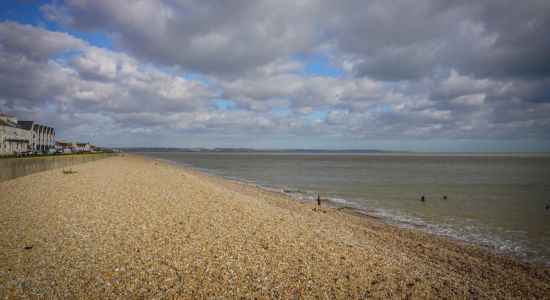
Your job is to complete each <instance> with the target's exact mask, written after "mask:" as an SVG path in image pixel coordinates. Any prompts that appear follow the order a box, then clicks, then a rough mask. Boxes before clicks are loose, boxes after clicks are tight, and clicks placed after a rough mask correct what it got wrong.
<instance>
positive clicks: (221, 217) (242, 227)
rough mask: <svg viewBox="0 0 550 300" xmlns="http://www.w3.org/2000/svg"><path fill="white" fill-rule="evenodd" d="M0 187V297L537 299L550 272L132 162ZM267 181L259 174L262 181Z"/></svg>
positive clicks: (148, 162)
mask: <svg viewBox="0 0 550 300" xmlns="http://www.w3.org/2000/svg"><path fill="white" fill-rule="evenodd" d="M72 169H73V171H76V173H74V174H64V173H63V172H62V171H61V170H60V169H56V170H50V171H46V172H41V173H36V174H32V175H29V176H25V177H20V178H17V179H13V180H9V181H5V182H0V228H1V229H0V295H1V296H3V297H5V296H7V297H8V298H9V297H10V296H30V297H34V296H42V297H71V298H81V297H84V298H96V297H102V298H105V297H117V296H118V297H131V298H135V297H145V298H151V297H170V296H182V297H186V298H189V297H196V298H205V297H215V298H219V297H220V296H223V297H228V298H235V297H237V296H245V297H248V298H252V297H258V298H265V297H269V298H295V297H307V298H311V297H316V296H318V297H323V298H325V297H326V298H350V297H353V298H364V297H375V298H390V297H391V298H549V297H550V269H549V268H545V267H542V266H536V265H532V264H528V263H523V262H519V261H517V260H515V259H512V258H509V257H507V256H503V255H499V254H495V253H493V252H490V251H488V250H484V249H480V248H476V247H471V246H467V245H463V244H460V243H457V242H454V241H450V240H447V239H444V238H440V237H437V236H434V235H429V234H425V233H422V232H418V231H414V230H410V229H404V228H400V227H397V226H394V225H391V224H387V223H385V222H383V221H381V220H376V219H372V218H367V217H360V216H355V215H350V214H347V213H343V212H341V211H337V210H334V209H328V208H318V207H317V206H315V205H313V204H309V203H301V202H298V201H295V200H293V199H290V198H288V197H286V196H284V195H280V194H277V193H273V192H269V191H264V190H261V189H258V188H254V187H250V186H246V185H242V184H238V183H233V182H229V181H226V180H223V179H220V178H216V177H212V176H208V175H205V174H201V173H198V172H195V171H191V170H186V169H183V168H179V167H176V166H173V165H170V164H167V163H163V162H159V161H155V160H152V159H148V158H143V157H139V156H132V155H125V156H118V157H111V158H106V159H102V160H99V161H95V162H89V163H83V164H79V165H75V166H73V167H72ZM266 172H269V170H266Z"/></svg>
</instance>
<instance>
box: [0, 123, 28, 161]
mask: <svg viewBox="0 0 550 300" xmlns="http://www.w3.org/2000/svg"><path fill="white" fill-rule="evenodd" d="M29 138H30V133H29V132H28V131H27V130H25V129H23V128H22V127H21V126H19V125H18V124H17V118H16V117H12V116H7V115H6V114H2V113H0V155H17V154H21V153H24V152H27V151H28V148H29Z"/></svg>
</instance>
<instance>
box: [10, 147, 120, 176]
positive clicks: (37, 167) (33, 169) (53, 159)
mask: <svg viewBox="0 0 550 300" xmlns="http://www.w3.org/2000/svg"><path fill="white" fill-rule="evenodd" d="M113 155H117V153H94V154H76V155H57V156H43V157H18V158H6V159H0V181H5V180H10V179H13V178H17V177H21V176H25V175H29V174H33V173H37V172H43V171H46V170H51V169H57V168H64V167H69V166H72V165H75V164H80V163H84V162H89V161H94V160H98V159H102V158H105V157H110V156H113Z"/></svg>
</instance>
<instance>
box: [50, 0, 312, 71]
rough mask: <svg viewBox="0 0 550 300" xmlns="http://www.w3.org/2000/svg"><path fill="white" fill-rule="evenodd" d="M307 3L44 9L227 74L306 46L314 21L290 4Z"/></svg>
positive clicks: (161, 57) (153, 55)
mask: <svg viewBox="0 0 550 300" xmlns="http://www.w3.org/2000/svg"><path fill="white" fill-rule="evenodd" d="M306 2H307V1H306ZM306 2H303V3H299V2H296V1H277V2H273V1H233V2H227V1H153V0H148V1H140V2H137V3H136V2H132V3H131V4H129V3H124V2H123V1H108V0H101V1H90V2H88V1H87V2H81V1H66V2H65V3H64V4H65V5H64V6H62V7H59V6H55V5H47V6H44V8H43V10H44V11H45V12H46V16H47V17H49V18H50V19H53V20H56V21H60V22H62V23H65V24H66V25H68V26H72V27H74V28H78V29H81V30H93V29H107V30H109V31H110V32H113V33H114V34H113V38H114V39H115V41H116V42H117V43H118V44H119V45H121V46H122V47H124V48H126V49H128V50H129V51H130V52H131V53H133V54H135V55H137V56H139V57H142V58H146V59H149V60H151V61H155V62H160V63H162V64H165V65H170V66H171V65H179V66H182V67H184V68H188V69H191V70H193V71H198V72H204V73H230V72H235V71H242V70H246V69H250V68H253V67H256V66H260V65H265V64H269V63H271V62H272V61H274V60H275V59H274V58H277V57H279V56H284V55H286V54H290V53H293V52H294V51H297V50H298V51H299V50H301V49H304V48H305V47H306V46H307V45H308V44H309V43H310V41H311V40H312V38H313V36H314V34H315V26H314V25H313V23H310V22H309V20H308V19H307V18H304V15H303V10H296V9H293V7H296V5H297V4H299V5H302V6H304V8H307V6H308V4H307V3H306ZM60 16H68V17H60ZM282 20H285V22H282Z"/></svg>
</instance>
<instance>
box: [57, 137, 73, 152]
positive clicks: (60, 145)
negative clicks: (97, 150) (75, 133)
mask: <svg viewBox="0 0 550 300" xmlns="http://www.w3.org/2000/svg"><path fill="white" fill-rule="evenodd" d="M55 150H56V151H57V153H72V152H73V145H72V144H71V143H69V142H67V141H65V140H61V141H57V142H55Z"/></svg>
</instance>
